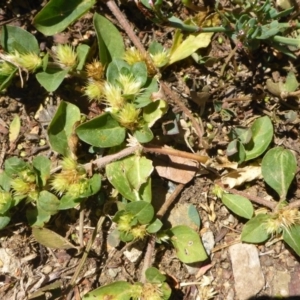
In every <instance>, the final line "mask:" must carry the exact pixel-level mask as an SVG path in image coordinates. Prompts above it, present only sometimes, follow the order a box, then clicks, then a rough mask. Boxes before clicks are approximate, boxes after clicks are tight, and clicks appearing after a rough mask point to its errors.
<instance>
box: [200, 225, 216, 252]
mask: <svg viewBox="0 0 300 300" xmlns="http://www.w3.org/2000/svg"><path fill="white" fill-rule="evenodd" d="M201 239H202V242H203V246H204V248H205V250H206V252H207V254H208V255H210V253H211V250H212V249H213V248H214V246H215V238H214V234H213V232H212V231H211V230H208V231H206V232H204V233H203V235H202V236H201Z"/></svg>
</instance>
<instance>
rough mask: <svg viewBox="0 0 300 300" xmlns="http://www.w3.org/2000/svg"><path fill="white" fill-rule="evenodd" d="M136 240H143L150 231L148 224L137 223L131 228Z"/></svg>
mask: <svg viewBox="0 0 300 300" xmlns="http://www.w3.org/2000/svg"><path fill="white" fill-rule="evenodd" d="M130 233H131V234H132V235H133V238H134V239H135V240H142V239H143V238H144V237H145V236H146V235H147V234H148V233H147V228H146V225H136V226H134V227H132V228H131V229H130Z"/></svg>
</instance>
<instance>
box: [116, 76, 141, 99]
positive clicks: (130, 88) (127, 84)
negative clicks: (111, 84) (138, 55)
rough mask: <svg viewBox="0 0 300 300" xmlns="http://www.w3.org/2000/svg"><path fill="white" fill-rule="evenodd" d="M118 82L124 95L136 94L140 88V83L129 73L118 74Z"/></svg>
mask: <svg viewBox="0 0 300 300" xmlns="http://www.w3.org/2000/svg"><path fill="white" fill-rule="evenodd" d="M118 83H119V84H120V86H121V89H122V91H123V95H124V96H130V95H136V94H138V93H139V92H140V90H141V83H140V82H139V81H138V80H136V79H135V78H134V77H133V76H132V75H131V74H129V75H124V74H120V75H119V78H118Z"/></svg>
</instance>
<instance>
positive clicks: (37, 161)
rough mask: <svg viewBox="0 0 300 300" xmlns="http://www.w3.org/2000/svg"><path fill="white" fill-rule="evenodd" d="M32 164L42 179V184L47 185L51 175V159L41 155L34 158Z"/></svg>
mask: <svg viewBox="0 0 300 300" xmlns="http://www.w3.org/2000/svg"><path fill="white" fill-rule="evenodd" d="M32 165H33V167H34V169H35V170H36V172H37V173H38V178H39V179H40V180H41V186H45V185H46V182H47V180H48V178H49V177H50V168H51V162H50V160H49V159H48V158H47V157H45V156H42V155H39V156H36V157H35V158H34V159H33V160H32Z"/></svg>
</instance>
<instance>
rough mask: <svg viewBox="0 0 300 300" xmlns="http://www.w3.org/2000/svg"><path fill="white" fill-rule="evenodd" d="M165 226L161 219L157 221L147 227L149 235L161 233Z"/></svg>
mask: <svg viewBox="0 0 300 300" xmlns="http://www.w3.org/2000/svg"><path fill="white" fill-rule="evenodd" d="M162 226H163V223H162V222H161V220H160V219H155V220H154V221H153V222H152V223H151V224H149V225H148V226H147V232H148V233H156V232H157V231H159V230H160V229H161V228H162Z"/></svg>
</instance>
